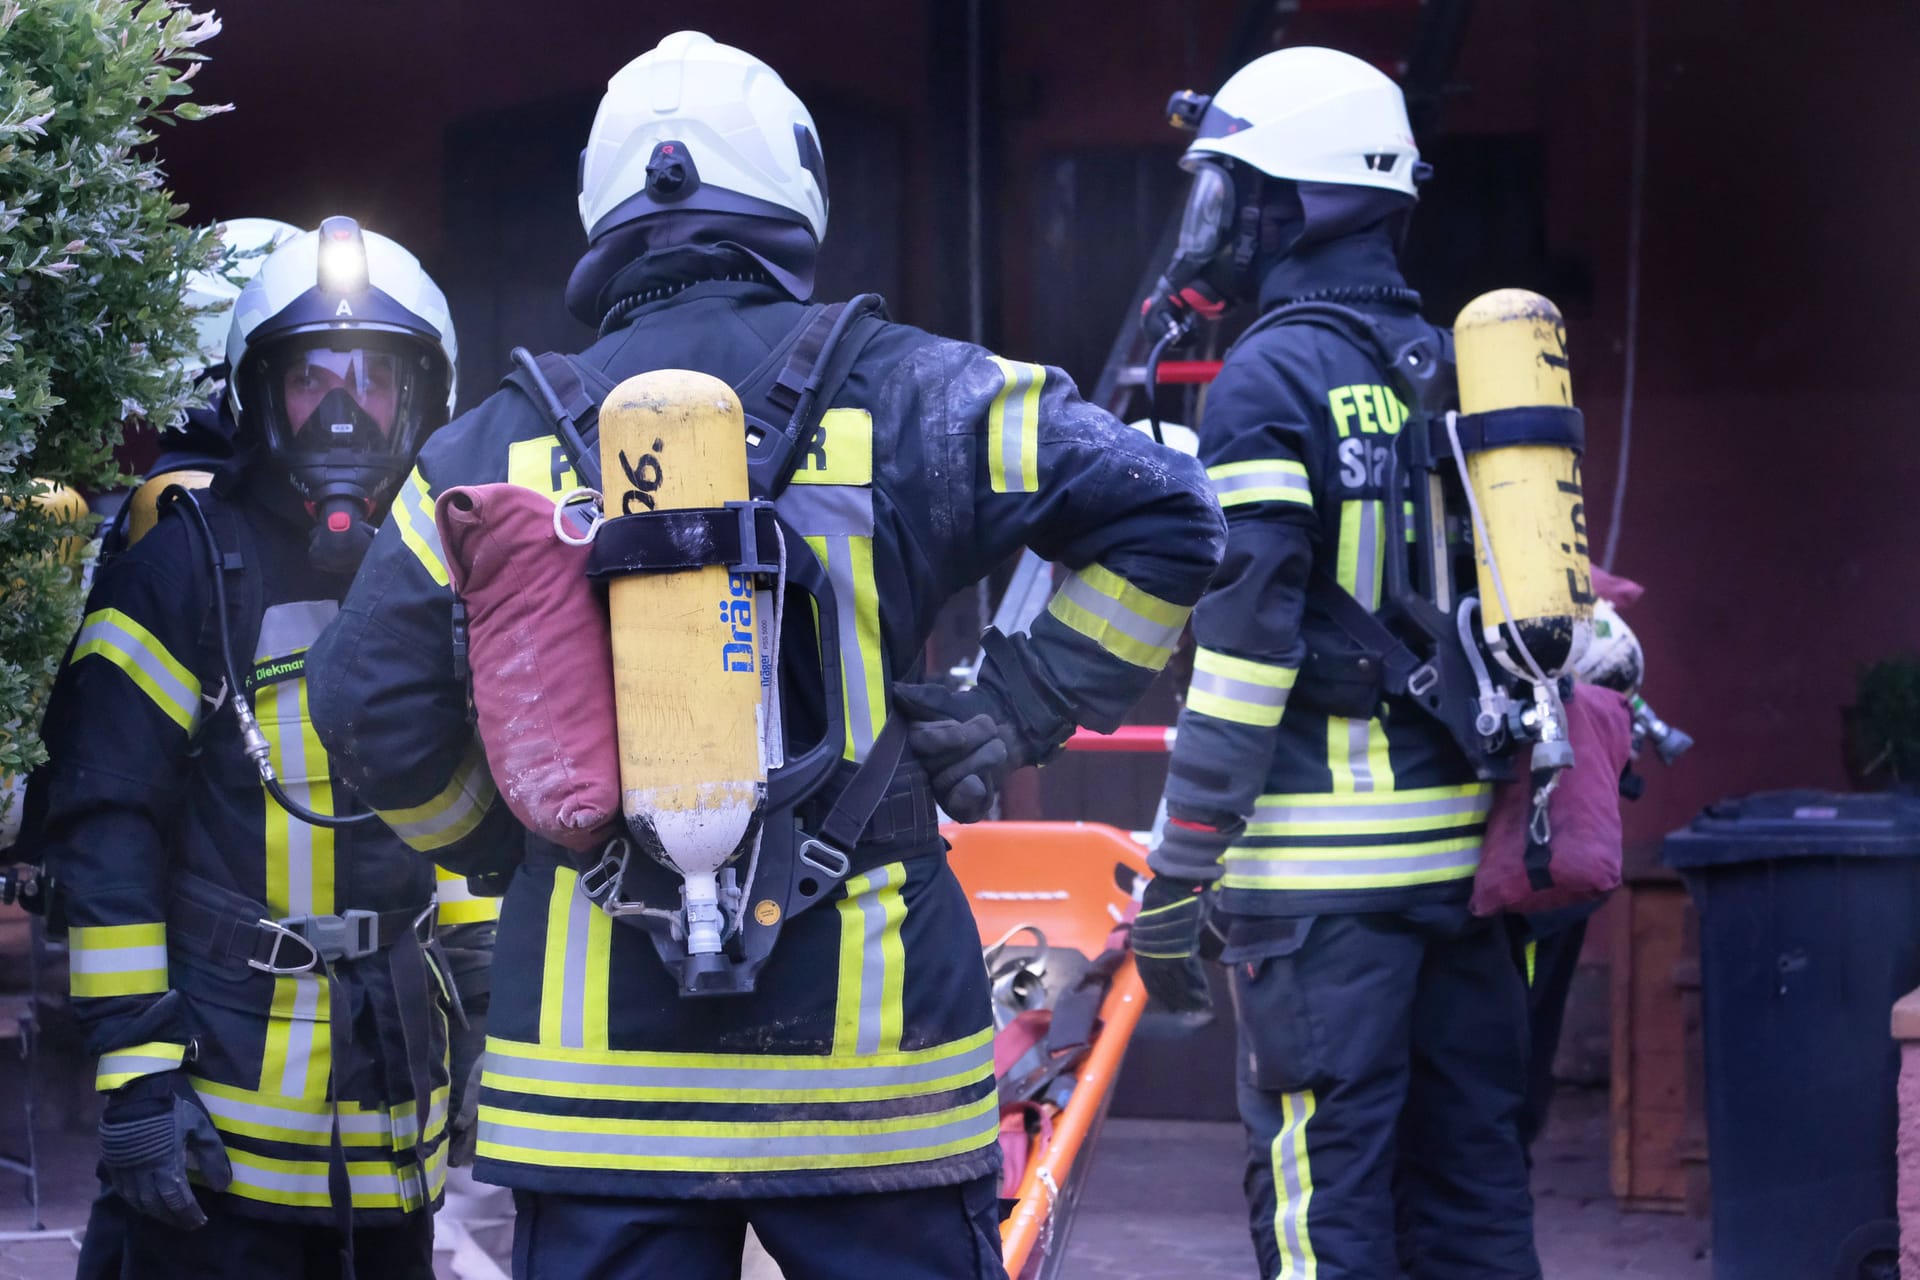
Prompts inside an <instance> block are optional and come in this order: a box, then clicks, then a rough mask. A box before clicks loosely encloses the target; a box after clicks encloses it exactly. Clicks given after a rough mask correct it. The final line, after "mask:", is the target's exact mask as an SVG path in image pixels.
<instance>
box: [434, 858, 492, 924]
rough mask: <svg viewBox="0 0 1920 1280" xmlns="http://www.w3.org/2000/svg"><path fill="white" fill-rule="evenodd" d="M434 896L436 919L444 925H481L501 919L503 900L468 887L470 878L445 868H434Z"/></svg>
mask: <svg viewBox="0 0 1920 1280" xmlns="http://www.w3.org/2000/svg"><path fill="white" fill-rule="evenodd" d="M433 879H434V899H435V901H436V903H437V904H438V906H437V907H436V909H435V912H434V918H435V919H436V920H437V921H438V922H439V923H440V924H441V925H442V926H444V927H446V928H452V927H453V926H454V925H459V924H478V923H480V922H481V921H483V920H498V919H499V918H500V899H499V898H490V897H488V896H486V895H485V894H479V893H475V892H474V891H473V890H472V889H470V888H468V887H467V878H466V877H465V876H463V875H460V874H459V873H458V872H454V871H449V870H447V869H446V868H445V867H435V868H434V869H433Z"/></svg>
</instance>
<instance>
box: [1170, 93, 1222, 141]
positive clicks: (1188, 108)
mask: <svg viewBox="0 0 1920 1280" xmlns="http://www.w3.org/2000/svg"><path fill="white" fill-rule="evenodd" d="M1212 105H1213V95H1211V94H1206V93H1195V92H1194V91H1193V90H1191V89H1182V90H1180V92H1178V93H1176V94H1174V95H1173V96H1172V97H1171V98H1168V99H1167V123H1168V124H1170V125H1172V126H1173V127H1174V128H1176V129H1178V130H1180V132H1182V133H1198V132H1200V119H1201V117H1202V116H1204V115H1206V114H1207V108H1208V107H1210V106H1212Z"/></svg>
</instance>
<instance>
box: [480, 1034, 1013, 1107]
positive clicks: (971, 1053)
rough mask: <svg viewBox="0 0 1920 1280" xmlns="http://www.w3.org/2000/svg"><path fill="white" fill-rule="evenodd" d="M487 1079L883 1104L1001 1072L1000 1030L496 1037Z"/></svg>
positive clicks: (633, 1094)
mask: <svg viewBox="0 0 1920 1280" xmlns="http://www.w3.org/2000/svg"><path fill="white" fill-rule="evenodd" d="M486 1063H487V1065H486V1081H487V1084H488V1087H490V1088H495V1089H500V1090H503V1091H505V1092H508V1093H520V1094H527V1095H530V1096H538V1097H548V1098H595V1099H604V1100H608V1101H615V1100H617V1101H625V1102H741V1103H746V1102H772V1103H782V1104H792V1103H811V1102H880V1101H885V1100H887V1099H892V1098H917V1097H931V1096H933V1095H935V1094H940V1093H946V1092H949V1091H951V1090H954V1089H960V1088H964V1087H966V1086H968V1085H972V1084H978V1083H980V1082H982V1081H985V1080H989V1079H991V1078H992V1076H993V1030H992V1028H990V1027H989V1028H986V1029H983V1030H981V1031H980V1032H978V1033H977V1034H974V1035H971V1036H968V1037H966V1038H965V1039H963V1040H955V1041H950V1042H948V1043H946V1044H939V1045H933V1046H931V1047H929V1048H925V1049H912V1050H905V1051H894V1052H888V1053H877V1054H871V1055H864V1056H861V1055H853V1054H833V1055H828V1054H764V1055H763V1054H738V1053H736V1054H699V1053H658V1052H645V1051H638V1050H631V1049H615V1050H604V1049H603V1050H593V1049H584V1050H582V1049H563V1048H558V1047H556V1046H553V1045H550V1044H529V1043H527V1042H525V1041H520V1040H504V1039H501V1038H499V1037H497V1036H496V1037H489V1038H488V1040H487V1057H486Z"/></svg>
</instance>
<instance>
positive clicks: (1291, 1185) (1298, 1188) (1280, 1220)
mask: <svg viewBox="0 0 1920 1280" xmlns="http://www.w3.org/2000/svg"><path fill="white" fill-rule="evenodd" d="M1313 1111H1314V1097H1313V1093H1312V1091H1311V1090H1307V1091H1303V1092H1300V1093H1283V1094H1281V1095H1280V1130H1279V1132H1278V1133H1276V1134H1274V1135H1273V1148H1272V1153H1273V1188H1274V1191H1275V1192H1276V1193H1277V1203H1276V1204H1275V1206H1274V1214H1273V1231H1274V1243H1275V1244H1277V1245H1278V1246H1279V1247H1280V1273H1279V1276H1278V1277H1277V1278H1276V1280H1307V1278H1308V1277H1311V1276H1313V1275H1315V1274H1316V1273H1317V1271H1318V1269H1319V1268H1318V1266H1317V1264H1316V1260H1315V1257H1314V1252H1313V1246H1312V1244H1311V1243H1310V1242H1309V1240H1308V1234H1307V1210H1308V1207H1309V1205H1310V1204H1311V1202H1312V1200H1313V1174H1312V1172H1311V1168H1312V1166H1311V1163H1310V1157H1309V1155H1308V1152H1307V1121H1309V1120H1311V1119H1312V1118H1313Z"/></svg>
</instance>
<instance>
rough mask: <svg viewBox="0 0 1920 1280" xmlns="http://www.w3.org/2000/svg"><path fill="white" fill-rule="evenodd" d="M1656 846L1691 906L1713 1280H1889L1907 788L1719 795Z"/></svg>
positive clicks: (1915, 821)
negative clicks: (1701, 1030)
mask: <svg viewBox="0 0 1920 1280" xmlns="http://www.w3.org/2000/svg"><path fill="white" fill-rule="evenodd" d="M1663 856H1664V858H1665V860H1666V862H1667V864H1668V865H1669V866H1671V867H1673V868H1674V869H1676V870H1677V871H1679V872H1680V873H1681V875H1682V877H1683V878H1684V879H1685V880H1686V883H1687V889H1688V891H1689V892H1690V893H1691V894H1692V895H1693V900H1694V902H1695V904H1696V905H1697V906H1698V907H1699V909H1700V985H1701V1000H1702V1008H1703V1013H1704V1022H1705V1036H1706V1055H1707V1058H1706V1067H1707V1141H1708V1147H1709V1153H1710V1158H1711V1168H1712V1178H1713V1273H1714V1276H1715V1278H1716V1280H1830V1278H1831V1280H1897V1277H1898V1274H1899V1272H1898V1258H1897V1253H1896V1247H1897V1243H1898V1236H1897V1228H1896V1225H1895V1221H1894V1191H1895V1166H1894V1131H1895V1124H1896V1113H1897V1106H1896V1101H1895V1088H1896V1085H1897V1082H1898V1078H1899V1073H1900V1057H1899V1050H1898V1047H1897V1046H1896V1045H1895V1044H1894V1041H1893V1037H1892V1035H1891V1032H1890V1029H1889V1014H1890V1013H1891V1011H1892V1008H1893V1004H1894V1001H1896V1000H1898V999H1899V998H1900V997H1901V996H1903V995H1905V994H1906V993H1907V992H1909V991H1911V990H1913V989H1914V988H1915V987H1917V986H1920V801H1916V800H1914V799H1911V798H1909V797H1906V796H1894V795H1833V794H1828V793H1824V792H1817V791H1784V792H1774V793H1770V794H1764V795H1754V796H1747V797H1745V798H1743V799H1738V800H1728V801H1723V802H1722V803H1720V804H1716V805H1713V806H1712V807H1710V808H1708V809H1707V810H1706V811H1705V812H1704V813H1702V814H1701V815H1700V816H1699V817H1698V818H1696V819H1694V821H1693V823H1692V825H1691V826H1690V827H1688V828H1686V829H1685V830H1682V831H1677V832H1675V833H1673V834H1672V835H1670V836H1668V837H1667V841H1666V846H1665V850H1664V855H1663Z"/></svg>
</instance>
